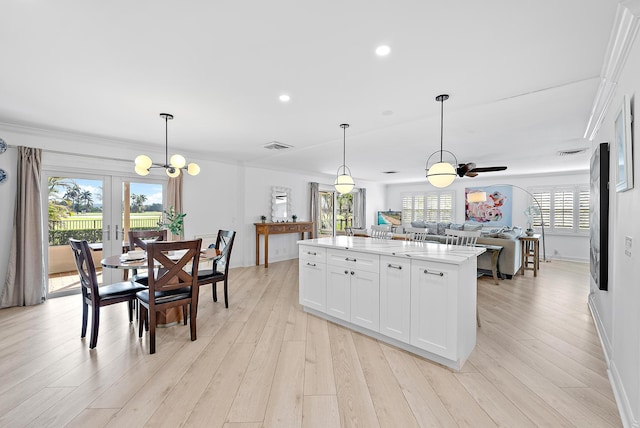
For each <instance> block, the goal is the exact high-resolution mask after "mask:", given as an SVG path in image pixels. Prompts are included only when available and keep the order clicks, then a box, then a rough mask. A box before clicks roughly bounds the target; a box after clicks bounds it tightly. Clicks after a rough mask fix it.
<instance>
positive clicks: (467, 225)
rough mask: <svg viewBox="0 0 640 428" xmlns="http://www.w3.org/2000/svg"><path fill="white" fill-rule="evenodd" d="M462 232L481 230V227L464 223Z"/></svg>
mask: <svg viewBox="0 0 640 428" xmlns="http://www.w3.org/2000/svg"><path fill="white" fill-rule="evenodd" d="M462 230H482V225H481V224H469V223H465V224H464V229H462Z"/></svg>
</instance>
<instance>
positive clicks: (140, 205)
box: [131, 193, 147, 213]
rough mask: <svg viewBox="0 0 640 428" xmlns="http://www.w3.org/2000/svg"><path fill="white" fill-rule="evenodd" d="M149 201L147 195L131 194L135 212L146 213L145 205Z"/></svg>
mask: <svg viewBox="0 0 640 428" xmlns="http://www.w3.org/2000/svg"><path fill="white" fill-rule="evenodd" d="M146 201H147V195H136V194H135V193H132V194H131V206H132V208H134V210H135V211H137V212H139V213H141V212H143V211H144V203H145V202H146Z"/></svg>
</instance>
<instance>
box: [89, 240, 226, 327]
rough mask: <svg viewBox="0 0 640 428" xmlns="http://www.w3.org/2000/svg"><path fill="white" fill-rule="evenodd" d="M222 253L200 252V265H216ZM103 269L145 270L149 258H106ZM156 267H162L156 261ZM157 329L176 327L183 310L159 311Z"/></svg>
mask: <svg viewBox="0 0 640 428" xmlns="http://www.w3.org/2000/svg"><path fill="white" fill-rule="evenodd" d="M183 254H184V252H183V251H175V252H174V254H169V258H170V259H174V258H175V259H176V260H177V259H179V258H180V257H181V256H182V255H183ZM221 257H222V253H221V251H220V250H218V249H217V248H206V249H204V250H201V251H200V264H202V263H214V264H215V262H217V261H218V260H220V258H221ZM100 263H101V264H102V267H103V268H107V269H120V270H123V271H125V272H128V271H129V270H132V269H145V268H146V267H147V256H146V252H145V255H144V256H142V257H137V258H130V257H129V256H128V254H127V253H123V254H115V255H113V256H108V257H105V258H104V259H102V260H101V261H100ZM154 265H155V266H156V267H161V265H160V263H159V262H158V261H157V260H155V263H154ZM156 318H157V324H156V327H169V326H172V325H176V324H178V323H179V322H181V321H182V308H169V309H166V310H164V311H158V316H157V317H156Z"/></svg>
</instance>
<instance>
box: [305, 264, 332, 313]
mask: <svg viewBox="0 0 640 428" xmlns="http://www.w3.org/2000/svg"><path fill="white" fill-rule="evenodd" d="M299 267H300V269H299V270H300V273H299V278H300V289H299V291H300V304H301V305H302V306H307V307H309V308H312V309H315V310H318V311H321V312H326V311H327V289H326V281H327V277H326V272H327V268H326V265H325V264H324V263H317V262H314V261H307V260H300V266H299Z"/></svg>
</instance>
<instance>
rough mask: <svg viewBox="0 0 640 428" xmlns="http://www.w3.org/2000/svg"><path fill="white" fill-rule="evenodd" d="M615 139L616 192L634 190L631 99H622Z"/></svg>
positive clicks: (617, 117)
mask: <svg viewBox="0 0 640 428" xmlns="http://www.w3.org/2000/svg"><path fill="white" fill-rule="evenodd" d="M614 124H615V139H616V150H617V154H618V162H617V167H616V192H625V191H627V190H629V189H633V130H632V129H631V126H632V120H631V105H630V103H629V97H627V96H626V95H625V96H624V97H622V105H621V106H620V109H619V110H618V114H617V115H616V120H615V123H614Z"/></svg>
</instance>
